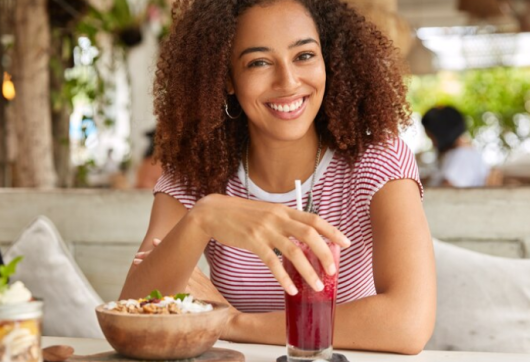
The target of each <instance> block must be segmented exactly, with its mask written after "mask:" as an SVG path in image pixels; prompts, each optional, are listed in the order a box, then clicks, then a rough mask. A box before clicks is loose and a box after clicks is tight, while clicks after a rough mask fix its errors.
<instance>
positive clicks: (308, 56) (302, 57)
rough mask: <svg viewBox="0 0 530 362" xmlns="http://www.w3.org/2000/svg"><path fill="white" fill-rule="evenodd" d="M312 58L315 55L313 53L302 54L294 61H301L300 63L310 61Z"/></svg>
mask: <svg viewBox="0 0 530 362" xmlns="http://www.w3.org/2000/svg"><path fill="white" fill-rule="evenodd" d="M314 56H315V54H313V53H302V54H300V55H299V56H298V57H297V58H296V60H301V61H305V60H310V59H311V58H313V57H314Z"/></svg>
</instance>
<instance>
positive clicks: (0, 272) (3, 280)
mask: <svg viewBox="0 0 530 362" xmlns="http://www.w3.org/2000/svg"><path fill="white" fill-rule="evenodd" d="M23 258H24V257H22V256H17V257H16V258H14V259H13V260H11V262H10V263H9V264H7V265H0V291H4V290H5V289H6V288H7V285H8V283H9V277H11V275H13V274H15V271H16V270H17V264H18V263H19V262H20V261H21V260H22V259H23Z"/></svg>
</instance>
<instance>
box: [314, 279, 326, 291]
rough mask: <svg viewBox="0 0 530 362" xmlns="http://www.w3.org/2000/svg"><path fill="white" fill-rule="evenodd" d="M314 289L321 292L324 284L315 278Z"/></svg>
mask: <svg viewBox="0 0 530 362" xmlns="http://www.w3.org/2000/svg"><path fill="white" fill-rule="evenodd" d="M315 290H316V291H317V292H321V291H322V290H324V284H323V283H322V281H320V280H317V282H316V283H315Z"/></svg>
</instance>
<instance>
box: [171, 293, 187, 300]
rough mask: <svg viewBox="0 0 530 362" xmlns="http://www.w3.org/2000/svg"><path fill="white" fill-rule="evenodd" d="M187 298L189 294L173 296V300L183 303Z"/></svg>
mask: <svg viewBox="0 0 530 362" xmlns="http://www.w3.org/2000/svg"><path fill="white" fill-rule="evenodd" d="M188 296H189V293H179V294H175V296H174V297H173V298H175V300H177V299H179V300H181V301H183V300H184V298H186V297H188Z"/></svg>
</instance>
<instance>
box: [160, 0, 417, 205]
mask: <svg viewBox="0 0 530 362" xmlns="http://www.w3.org/2000/svg"><path fill="white" fill-rule="evenodd" d="M275 1H296V2H298V3H300V4H302V5H303V6H304V7H305V8H306V9H307V10H308V12H309V13H310V14H311V16H312V18H313V20H314V21H315V24H316V27H317V30H318V32H319V35H320V40H321V47H322V54H323V56H324V62H325V65H326V74H327V77H326V79H327V80H326V92H325V95H324V99H323V103H322V106H321V109H320V111H319V113H318V115H317V117H316V119H315V125H316V129H317V132H318V133H319V134H320V135H321V137H322V140H323V142H324V143H325V144H326V145H327V146H328V147H330V148H332V149H335V150H336V152H338V153H339V154H340V155H341V156H343V157H345V159H346V160H348V162H350V163H351V164H353V163H354V162H355V161H356V160H357V159H358V157H359V155H360V154H361V153H362V152H363V151H364V150H365V149H366V148H367V147H368V145H369V144H371V143H376V142H384V141H385V140H387V139H388V138H389V137H393V136H397V135H398V133H399V130H400V129H401V128H402V127H405V126H407V125H408V124H409V122H410V117H409V116H410V107H409V105H408V103H407V101H406V93H407V87H406V85H405V84H404V82H403V76H402V75H403V67H402V62H401V61H400V58H399V52H398V50H397V49H396V48H395V47H394V46H393V45H392V42H391V41H390V40H388V39H387V38H386V37H385V36H384V35H383V34H381V32H380V31H379V30H377V28H376V27H375V26H374V25H373V24H372V23H370V22H368V21H366V20H365V18H364V17H363V16H361V15H359V14H358V13H357V12H356V11H355V10H354V9H352V8H351V7H348V5H346V4H345V3H343V2H341V1H340V0H325V1H323V0H177V1H175V3H174V5H173V10H172V15H173V25H172V28H171V30H170V33H169V35H168V37H167V38H166V39H165V41H164V42H163V44H162V47H161V53H160V58H159V61H158V64H157V71H156V76H155V82H154V88H153V91H154V97H155V101H154V107H155V115H156V116H157V120H158V126H157V131H156V144H157V151H156V155H157V158H158V159H159V160H160V161H161V163H162V165H163V168H164V171H165V172H167V173H170V174H172V175H173V177H174V179H175V181H177V182H179V183H181V184H182V185H183V186H184V187H185V188H186V189H187V190H188V192H190V193H191V194H194V195H197V196H204V195H207V194H210V193H226V185H227V183H228V180H229V178H230V177H232V176H233V175H234V174H235V173H236V172H237V169H238V165H239V162H240V160H241V156H242V152H243V146H244V144H245V142H246V139H247V137H248V123H247V122H246V119H245V117H244V115H243V116H242V118H241V119H239V120H237V121H234V120H231V119H229V118H228V117H227V116H226V114H225V113H224V102H225V100H227V99H229V97H228V94H227V91H226V80H227V79H228V77H229V74H230V56H231V47H232V39H233V37H234V33H235V29H236V24H237V18H238V16H239V15H241V14H242V13H243V12H245V11H246V10H247V9H249V8H251V7H253V6H256V5H259V6H266V5H268V4H270V3H274V2H275Z"/></svg>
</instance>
